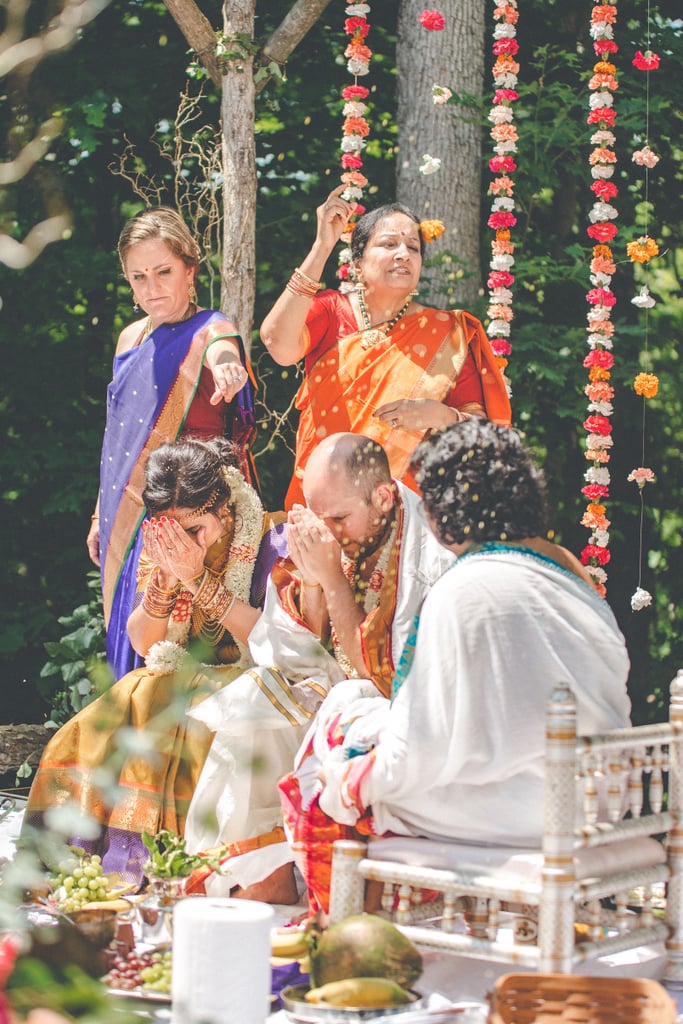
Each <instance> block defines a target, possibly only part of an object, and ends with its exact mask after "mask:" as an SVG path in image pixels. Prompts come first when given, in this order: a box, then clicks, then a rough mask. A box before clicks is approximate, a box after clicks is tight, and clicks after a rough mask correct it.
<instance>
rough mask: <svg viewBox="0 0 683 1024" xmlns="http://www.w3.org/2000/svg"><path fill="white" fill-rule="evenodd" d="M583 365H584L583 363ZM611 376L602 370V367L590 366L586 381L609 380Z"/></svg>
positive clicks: (607, 371)
mask: <svg viewBox="0 0 683 1024" xmlns="http://www.w3.org/2000/svg"><path fill="white" fill-rule="evenodd" d="M583 365H584V366H585V365H586V363H585V361H584V364H583ZM611 376H612V374H611V373H610V372H609V370H606V369H604V367H602V366H591V368H590V370H589V371H588V379H589V380H593V381H595V380H609V379H610V377H611Z"/></svg>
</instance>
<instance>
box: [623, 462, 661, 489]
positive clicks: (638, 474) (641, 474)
mask: <svg viewBox="0 0 683 1024" xmlns="http://www.w3.org/2000/svg"><path fill="white" fill-rule="evenodd" d="M626 479H627V480H628V481H629V482H630V483H635V484H638V486H639V487H640V489H641V490H642V489H643V487H644V486H645V484H653V483H654V482H655V475H654V473H653V472H652V470H651V469H648V468H647V467H646V466H639V467H638V469H632V470H631V472H630V473H629V475H628V476H627V477H626Z"/></svg>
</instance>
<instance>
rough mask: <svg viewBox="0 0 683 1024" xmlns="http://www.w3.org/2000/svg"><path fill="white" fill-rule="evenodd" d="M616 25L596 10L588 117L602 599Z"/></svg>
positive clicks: (593, 439)
mask: <svg viewBox="0 0 683 1024" xmlns="http://www.w3.org/2000/svg"><path fill="white" fill-rule="evenodd" d="M616 20H617V8H616V6H615V5H614V4H605V3H596V4H595V5H594V7H593V10H592V12H591V30H590V32H591V38H592V40H593V50H594V52H595V55H596V57H597V58H598V59H597V62H596V63H595V64H594V65H593V75H592V77H591V79H590V81H589V83H588V87H589V89H590V98H589V107H590V110H589V114H588V117H587V119H586V120H587V123H588V124H589V125H590V126H591V128H592V132H593V133H592V135H591V140H590V141H591V144H592V145H593V147H594V148H593V150H592V152H591V154H590V156H589V163H590V168H591V177H592V178H593V184H592V185H591V191H592V192H593V195H594V196H595V202H594V203H593V206H592V207H591V210H590V213H589V215H588V218H589V220H590V224H589V226H588V228H587V234H588V236H589V238H591V239H592V240H593V242H594V243H595V244H594V246H593V254H592V259H591V263H590V281H591V285H592V286H593V287H592V288H591V289H590V290H589V291H588V292H587V294H586V301H587V302H588V304H589V306H590V309H589V311H588V328H587V330H588V339H587V341H588V348H589V352H588V355H587V356H586V358H585V359H584V361H583V365H584V366H585V367H586V369H587V370H588V384H587V385H586V387H585V389H584V393H585V395H586V397H587V398H588V416H587V418H586V419H585V420H584V422H583V427H584V429H585V431H586V450H585V453H584V454H585V456H586V459H588V461H589V463H590V466H589V467H588V469H587V470H586V473H585V480H586V484H585V486H584V487H583V488H582V489H581V493H582V494H583V495H584V497H586V498H588V502H589V504H588V506H587V508H586V511H585V512H584V514H583V517H582V519H581V524H582V525H583V526H586V527H587V528H588V529H589V530H590V531H591V533H590V537H589V540H588V544H587V545H586V546H585V547H584V549H583V551H582V552H581V561H582V562H583V564H584V565H585V566H586V568H587V569H588V572H589V573H590V575H591V577H592V578H593V582H594V584H595V586H596V588H597V590H598V592H599V593H600V594H602V596H603V597H604V595H605V594H606V592H607V591H606V587H605V584H606V582H607V572H606V570H605V566H606V565H607V563H608V562H609V560H610V553H609V550H608V545H609V527H610V520H609V519H608V518H607V516H606V511H607V508H606V506H605V504H604V501H605V499H606V498H608V497H609V485H610V472H609V469H608V468H607V463H608V462H609V460H610V448H611V447H612V424H611V422H610V417H611V415H612V412H613V406H612V399H613V397H614V388H613V387H612V385H611V384H610V383H609V381H610V377H611V370H612V366H613V365H614V356H613V355H612V337H613V335H614V324H613V323H612V320H611V315H612V309H613V307H614V304H615V302H616V298H615V295H614V293H613V292H612V290H611V288H610V284H611V282H612V275H613V274H614V272H615V269H616V267H615V263H614V257H613V254H612V249H611V248H610V243H611V242H612V241H613V240H614V237H615V235H616V234H617V230H618V229H617V226H616V224H615V223H614V221H615V220H616V218H617V216H618V211H617V209H616V208H615V207H614V206H613V205H612V200H613V199H615V198H616V196H617V194H618V192H619V190H618V188H617V186H616V185H615V184H614V182H612V181H611V180H610V179H611V178H612V176H613V174H614V166H615V164H616V160H617V157H616V154H615V152H614V148H613V147H614V144H615V142H616V136H615V134H614V132H613V130H612V129H613V128H614V125H615V122H616V119H617V114H616V111H615V109H614V95H613V94H614V92H615V91H616V89H617V88H618V82H617V79H616V68H615V66H614V64H612V63H611V61H610V57H612V56H613V54H615V53H616V52H617V50H618V47H617V44H616V43H615V42H614V25H615V23H616Z"/></svg>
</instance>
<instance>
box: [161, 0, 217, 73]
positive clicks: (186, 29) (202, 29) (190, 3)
mask: <svg viewBox="0 0 683 1024" xmlns="http://www.w3.org/2000/svg"><path fill="white" fill-rule="evenodd" d="M164 3H165V4H166V7H167V8H168V10H169V12H170V14H171V16H172V17H173V20H174V21H175V23H176V25H177V26H178V28H179V29H180V31H181V32H182V33H183V35H184V36H185V39H186V40H187V42H188V44H189V46H191V48H192V49H193V50H194V52H195V53H196V55H197V59H198V60H199V61H201V63H202V64H203V65H204V67H205V68H206V70H207V71H208V73H209V76H210V78H211V81H212V82H213V84H214V85H215V86H217V87H218V88H219V89H220V87H221V85H222V75H221V72H220V70H219V67H218V61H217V60H216V30H215V28H214V27H213V26H212V24H211V22H210V21H209V19H208V18H206V17H205V16H204V15H203V14H202V12H201V11H200V9H199V8H198V7H197V4H196V3H195V2H194V0H164Z"/></svg>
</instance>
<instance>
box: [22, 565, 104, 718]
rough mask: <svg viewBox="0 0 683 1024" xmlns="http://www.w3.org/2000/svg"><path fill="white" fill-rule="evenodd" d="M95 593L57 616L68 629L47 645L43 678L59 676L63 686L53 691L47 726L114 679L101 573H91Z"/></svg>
mask: <svg viewBox="0 0 683 1024" xmlns="http://www.w3.org/2000/svg"><path fill="white" fill-rule="evenodd" d="M88 587H89V588H90V590H91V591H92V597H91V599H90V600H89V601H88V603H87V604H81V605H79V606H78V607H77V608H75V609H74V610H73V612H71V614H70V615H63V616H61V617H60V618H59V619H58V622H59V623H60V625H62V626H65V627H66V628H67V632H66V633H65V634H64V636H62V638H61V639H60V640H58V641H54V642H52V641H50V642H48V643H46V644H45V645H44V647H45V650H46V652H47V654H48V655H49V659H50V660H49V661H47V662H46V663H45V664H44V665H43V667H42V669H41V671H40V678H41V679H51V680H55V679H58V680H59V681H60V682H61V683H63V688H60V689H58V690H55V691H53V693H52V696H51V701H52V705H51V714H50V719H49V721H48V722H46V725H47V726H48V728H54V729H57V728H58V727H59V726H60V725H63V724H64V723H65V722H67V721H68V720H69V719H70V718H71V717H72V715H74V714H75V713H76V712H77V711H80V710H81V708H84V707H85V706H86V704H90V703H91V702H92V701H93V700H95V698H96V697H99V695H100V694H101V693H103V692H104V690H106V689H108V688H109V686H110V685H111V683H112V678H111V673H110V671H109V669H108V667H107V664H106V648H105V629H104V617H103V615H102V591H101V587H100V578H99V573H97V572H91V573H89V574H88Z"/></svg>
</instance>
